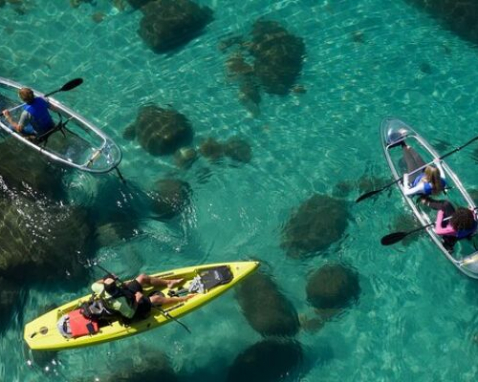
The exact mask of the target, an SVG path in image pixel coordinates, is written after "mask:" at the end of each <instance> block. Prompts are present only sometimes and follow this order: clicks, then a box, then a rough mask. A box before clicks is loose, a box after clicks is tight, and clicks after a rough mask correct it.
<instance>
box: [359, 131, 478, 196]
mask: <svg viewBox="0 0 478 382" xmlns="http://www.w3.org/2000/svg"><path fill="white" fill-rule="evenodd" d="M477 139H478V136H476V137H474V138H472V139H470V140H469V141H468V142H466V143H465V144H464V145H461V146H460V147H457V148H456V149H454V150H452V151H450V152H449V153H446V154H444V155H442V156H441V157H439V158H437V159H438V160H440V161H441V160H443V159H445V158H446V157H448V156H450V155H451V154H454V153H456V152H457V151H460V150H461V149H463V148H464V147H466V146H468V145H469V144H470V143H473V142H474V141H476V140H477ZM432 163H433V161H432V162H430V163H429V164H426V165H423V166H421V167H419V168H417V169H416V170H414V171H412V172H411V173H410V174H414V173H415V172H417V171H419V170H422V169H423V168H425V167H426V166H428V165H430V164H432ZM401 180H402V178H399V179H396V180H394V181H393V182H391V183H389V184H387V185H385V186H383V187H382V188H379V189H378V190H373V191H369V192H366V193H365V194H363V195H361V196H359V197H358V198H357V200H356V201H355V203H358V202H361V201H362V200H365V199H367V198H369V197H371V196H373V195H375V194H378V193H379V192H381V191H383V190H385V189H387V188H389V187H390V186H393V185H394V184H395V183H398V182H400V181H401Z"/></svg>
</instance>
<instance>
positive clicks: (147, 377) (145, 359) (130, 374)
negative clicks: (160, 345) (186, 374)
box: [74, 346, 179, 382]
mask: <svg viewBox="0 0 478 382" xmlns="http://www.w3.org/2000/svg"><path fill="white" fill-rule="evenodd" d="M135 352H136V353H137V354H141V357H126V355H121V354H119V355H118V356H117V358H116V362H115V367H114V370H107V369H101V368H96V369H95V370H85V373H84V374H88V373H89V372H90V371H94V373H92V374H91V376H89V377H84V378H80V379H75V380H74V381H75V382H87V381H94V380H100V381H101V382H178V381H179V379H178V377H177V376H176V373H175V371H174V369H173V368H172V367H171V363H170V360H169V358H168V356H167V355H166V354H164V353H163V352H161V351H157V350H156V349H153V348H148V347H146V346H140V348H139V349H136V350H135Z"/></svg>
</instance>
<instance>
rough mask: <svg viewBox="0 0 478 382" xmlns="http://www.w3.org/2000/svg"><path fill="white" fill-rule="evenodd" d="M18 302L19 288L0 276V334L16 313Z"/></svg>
mask: <svg viewBox="0 0 478 382" xmlns="http://www.w3.org/2000/svg"><path fill="white" fill-rule="evenodd" d="M19 300H20V287H19V286H17V285H15V284H14V283H12V282H11V281H9V280H6V279H5V278H3V277H1V276H0V333H1V332H3V330H4V329H5V328H6V326H7V325H8V324H9V322H10V319H11V317H13V316H14V315H15V313H16V308H17V306H18V305H19V304H18V302H19Z"/></svg>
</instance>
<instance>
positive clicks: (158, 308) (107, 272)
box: [94, 263, 192, 334]
mask: <svg viewBox="0 0 478 382" xmlns="http://www.w3.org/2000/svg"><path fill="white" fill-rule="evenodd" d="M94 265H96V266H97V267H98V268H100V269H101V270H102V271H103V272H105V273H106V274H108V275H109V276H111V278H113V279H114V280H116V281H119V282H120V284H121V286H122V287H125V286H126V285H125V283H124V282H123V281H121V280H120V278H119V277H118V276H116V275H115V274H113V273H111V272H109V271H108V270H107V269H105V268H103V267H102V266H101V265H100V264H98V263H94ZM152 306H153V308H155V309H157V310H158V311H159V312H160V313H161V314H162V315H163V316H165V317H167V318H170V319H171V320H173V321H175V322H177V323H178V324H179V325H181V326H182V327H183V328H184V329H185V330H186V331H187V332H188V333H189V334H192V333H191V331H190V330H189V328H188V327H187V326H186V325H185V324H183V323H182V322H181V321H179V320H178V319H177V318H174V317H173V316H171V315H170V314H169V313H168V312H166V311H165V310H163V309H161V308H160V307H159V306H154V305H152Z"/></svg>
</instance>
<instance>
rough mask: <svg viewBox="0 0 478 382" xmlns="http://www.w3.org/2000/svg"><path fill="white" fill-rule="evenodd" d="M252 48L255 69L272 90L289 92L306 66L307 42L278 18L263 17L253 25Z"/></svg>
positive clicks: (260, 79) (250, 46)
mask: <svg viewBox="0 0 478 382" xmlns="http://www.w3.org/2000/svg"><path fill="white" fill-rule="evenodd" d="M249 52H250V53H251V55H252V56H254V58H255V61H254V73H255V75H256V77H257V78H258V80H259V82H260V83H261V85H262V86H263V87H264V90H265V91H266V92H268V93H272V94H279V95H285V94H287V93H288V92H289V91H290V89H291V88H292V86H293V85H294V83H295V81H296V79H297V77H298V76H299V74H300V72H301V70H302V62H303V59H304V56H305V44H304V42H303V40H302V39H301V38H300V37H296V36H294V35H292V34H290V33H289V32H288V31H287V30H286V29H285V28H283V27H282V26H281V25H280V24H279V23H277V22H275V21H265V20H259V21H256V23H255V24H254V26H253V29H252V41H251V44H250V45H249Z"/></svg>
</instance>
